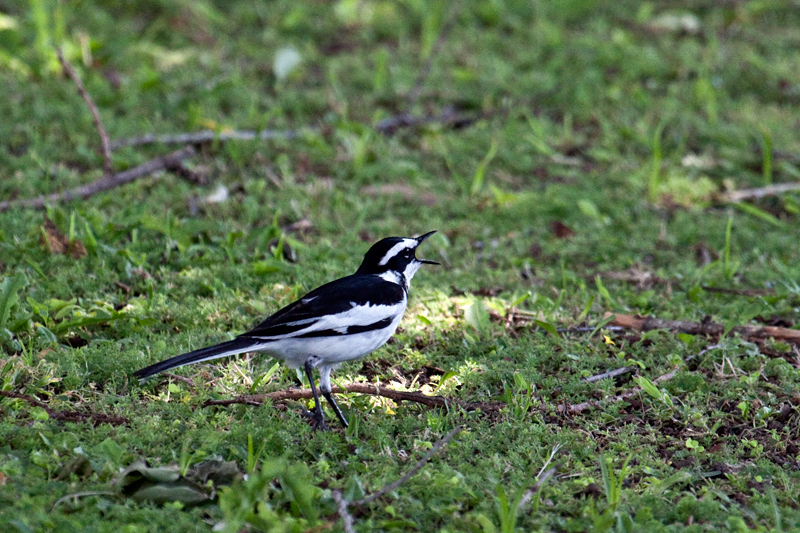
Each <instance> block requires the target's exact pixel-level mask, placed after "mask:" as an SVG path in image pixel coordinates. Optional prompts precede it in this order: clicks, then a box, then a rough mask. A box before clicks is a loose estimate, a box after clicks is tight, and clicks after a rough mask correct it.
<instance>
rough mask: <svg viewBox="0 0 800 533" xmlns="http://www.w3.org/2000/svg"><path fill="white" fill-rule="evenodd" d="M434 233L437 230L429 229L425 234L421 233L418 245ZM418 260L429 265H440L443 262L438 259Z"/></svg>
mask: <svg viewBox="0 0 800 533" xmlns="http://www.w3.org/2000/svg"><path fill="white" fill-rule="evenodd" d="M434 233H436V230H433V231H429V232H428V233H426V234H424V235H420V236H419V237H417V246H419V245H420V244H422V243H423V241H425V239H427V238H428V237H430V236H431V235H433V234H434ZM417 261H419V262H420V263H427V264H429V265H439V264H441V263H439V262H438V261H434V260H432V259H417Z"/></svg>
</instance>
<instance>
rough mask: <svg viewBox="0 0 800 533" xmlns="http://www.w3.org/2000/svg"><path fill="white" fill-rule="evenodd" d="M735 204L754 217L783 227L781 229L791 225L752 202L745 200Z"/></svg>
mask: <svg viewBox="0 0 800 533" xmlns="http://www.w3.org/2000/svg"><path fill="white" fill-rule="evenodd" d="M733 205H734V206H735V207H736V208H737V209H739V210H740V211H744V212H745V213H747V214H748V215H753V216H754V217H757V218H760V219H761V220H763V221H764V222H768V223H770V224H772V225H773V226H775V227H778V228H781V229H786V228H788V227H789V226H788V225H787V224H786V223H785V222H783V221H782V220H780V219H779V218H776V217H774V216H773V215H771V214H769V213H767V212H766V211H764V210H763V209H759V208H758V207H756V206H754V205H751V204H748V203H745V202H738V203H735V204H733Z"/></svg>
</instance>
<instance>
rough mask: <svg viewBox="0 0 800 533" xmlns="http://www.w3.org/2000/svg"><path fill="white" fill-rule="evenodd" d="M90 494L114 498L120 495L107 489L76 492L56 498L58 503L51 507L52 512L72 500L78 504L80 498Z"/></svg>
mask: <svg viewBox="0 0 800 533" xmlns="http://www.w3.org/2000/svg"><path fill="white" fill-rule="evenodd" d="M89 496H111V497H112V498H113V497H116V496H119V494H117V493H116V492H109V491H107V490H90V491H88V492H76V493H74V494H67V495H66V496H63V497H61V498H59V499H58V500H56V503H54V504H53V507H52V508H50V512H53V511H55V510H56V508H57V507H58V506H59V505H61V504H62V503H64V502H67V501H69V500H72V501H73V505H77V504H78V498H87V497H89Z"/></svg>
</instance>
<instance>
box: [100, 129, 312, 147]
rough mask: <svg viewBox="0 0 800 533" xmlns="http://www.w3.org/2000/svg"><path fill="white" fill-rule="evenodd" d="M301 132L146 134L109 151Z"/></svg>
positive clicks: (116, 143)
mask: <svg viewBox="0 0 800 533" xmlns="http://www.w3.org/2000/svg"><path fill="white" fill-rule="evenodd" d="M305 131H309V132H312V131H316V128H307V129H306V130H305ZM303 134H304V132H303V130H284V131H281V130H261V131H239V130H234V131H222V132H218V131H214V130H202V131H198V132H195V133H177V134H175V135H154V134H152V133H148V134H146V135H142V136H141V137H130V138H127V139H118V140H116V141H114V142H112V143H111V149H112V150H116V149H118V148H122V147H124V146H141V145H144V144H204V143H209V142H212V141H232V140H236V141H254V140H262V141H265V140H270V139H296V138H298V137H302V136H303Z"/></svg>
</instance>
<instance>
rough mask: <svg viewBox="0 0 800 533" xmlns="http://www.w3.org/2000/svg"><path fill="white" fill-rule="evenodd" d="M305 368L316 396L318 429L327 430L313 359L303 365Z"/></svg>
mask: <svg viewBox="0 0 800 533" xmlns="http://www.w3.org/2000/svg"><path fill="white" fill-rule="evenodd" d="M303 368H305V371H306V376H308V382H309V383H310V384H311V392H312V393H313V394H314V406H315V408H316V409H315V410H316V411H317V416H316V423H317V429H324V430H327V429H328V426H327V425H326V424H325V417H324V416H323V415H322V404H321V403H320V401H319V395H318V394H317V387H316V386H315V385H314V367H312V366H311V359H308V360H307V361H306V363H305V365H303Z"/></svg>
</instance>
